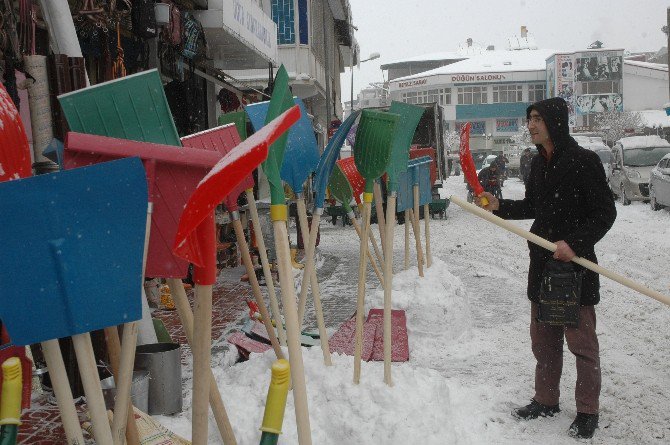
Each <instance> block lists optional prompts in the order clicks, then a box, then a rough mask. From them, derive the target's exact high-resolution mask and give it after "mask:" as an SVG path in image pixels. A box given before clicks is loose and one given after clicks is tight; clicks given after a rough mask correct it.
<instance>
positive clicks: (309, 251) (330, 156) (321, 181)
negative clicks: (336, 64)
mask: <svg viewBox="0 0 670 445" xmlns="http://www.w3.org/2000/svg"><path fill="white" fill-rule="evenodd" d="M358 114H359V113H358V112H353V113H351V115H350V116H349V117H348V118H347V119H346V120H345V121H344V122H343V123H342V124H341V125H340V127H339V128H338V129H337V131H336V132H335V134H334V135H333V137H332V138H331V139H330V141H328V145H327V146H326V148H325V150H324V151H323V154H322V155H321V159H319V164H318V165H317V169H316V176H315V178H314V189H315V198H314V212H313V216H312V218H313V219H312V228H311V230H310V232H309V240H308V243H307V244H305V245H306V249H305V255H306V258H307V261H306V265H305V273H304V276H305V277H312V276H314V278H316V270H315V266H314V250H315V249H316V237H317V234H318V231H319V223H320V221H321V215H322V214H323V205H324V201H325V198H326V187H327V186H328V178H329V177H330V174H331V173H332V171H333V168H334V167H335V162H336V161H337V158H339V156H340V149H341V148H342V144H344V140H345V138H346V135H347V132H348V131H349V128H351V126H352V125H353V123H354V122H355V121H356V118H357V117H358ZM304 219H307V215H304ZM307 284H308V283H307V282H306V280H303V282H302V286H301V288H300V299H299V308H298V322H299V323H300V326H301V327H302V322H303V319H304V316H305V302H306V301H307V289H308V286H307ZM320 293H321V291H320V289H319V283H318V282H317V280H316V279H313V280H312V294H313V296H314V308H315V312H316V319H317V326H318V328H319V338H320V340H321V350H322V352H323V360H324V363H325V364H326V366H331V365H332V361H331V358H330V348H329V346H328V333H327V332H326V325H325V322H324V320H323V311H322V308H321V296H320Z"/></svg>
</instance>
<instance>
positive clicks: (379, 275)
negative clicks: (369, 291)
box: [349, 212, 384, 288]
mask: <svg viewBox="0 0 670 445" xmlns="http://www.w3.org/2000/svg"><path fill="white" fill-rule="evenodd" d="M349 219H351V224H352V225H353V226H354V230H356V234H358V239H359V240H360V239H361V227H360V226H359V225H358V220H357V219H356V215H354V214H353V212H352V213H351V215H349ZM368 233H369V234H370V235H372V233H371V232H368ZM370 239H371V240H373V241H374V238H372V237H370ZM372 247H375V248H376V247H377V243H373V245H372ZM377 258H378V259H381V256H379V255H378V256H377ZM368 259H369V260H370V264H371V265H372V269H373V270H374V271H375V275H377V278H378V279H379V283H380V284H381V285H382V288H383V287H384V277H383V276H382V272H381V270H379V266H378V265H377V261H375V259H374V258H373V257H372V253H370V249H368ZM382 264H383V263H382Z"/></svg>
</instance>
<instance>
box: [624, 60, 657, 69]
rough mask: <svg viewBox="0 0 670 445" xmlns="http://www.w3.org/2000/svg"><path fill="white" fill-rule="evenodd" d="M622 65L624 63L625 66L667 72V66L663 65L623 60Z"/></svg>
mask: <svg viewBox="0 0 670 445" xmlns="http://www.w3.org/2000/svg"><path fill="white" fill-rule="evenodd" d="M623 63H625V64H626V65H632V66H639V67H640V68H649V69H652V70H659V71H668V65H666V64H664V63H651V62H639V61H637V60H624V61H623Z"/></svg>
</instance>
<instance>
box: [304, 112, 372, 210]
mask: <svg viewBox="0 0 670 445" xmlns="http://www.w3.org/2000/svg"><path fill="white" fill-rule="evenodd" d="M360 113H361V112H360V110H357V111H353V112H352V113H351V114H350V115H349V117H347V118H346V119H345V120H344V122H342V124H341V125H340V127H339V128H338V129H337V131H336V132H335V134H334V135H333V137H332V138H330V141H328V145H327V146H326V149H325V150H324V151H323V154H322V155H321V159H319V164H318V165H317V166H316V176H315V177H314V191H315V198H314V207H315V208H317V209H322V208H323V203H324V201H325V198H326V187H328V180H329V179H330V174H331V173H332V172H333V168H334V167H335V162H337V159H338V158H339V157H340V149H341V148H342V144H344V141H345V140H346V138H347V134H348V133H349V129H350V128H351V126H352V125H353V124H354V122H355V121H356V118H357V117H358V115H359V114H360Z"/></svg>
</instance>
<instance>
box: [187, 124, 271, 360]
mask: <svg viewBox="0 0 670 445" xmlns="http://www.w3.org/2000/svg"><path fill="white" fill-rule="evenodd" d="M182 143H183V144H184V146H185V147H190V148H199V149H205V150H218V151H219V152H221V153H223V154H224V155H225V154H227V153H229V152H230V151H231V150H232V149H234V147H235V146H237V145H239V143H240V137H239V135H238V134H237V131H236V129H235V126H234V125H226V126H223V127H217V128H213V129H211V130H205V131H203V132H200V133H195V134H192V135H190V136H187V137H185V138H182ZM253 188H254V178H253V176H252V174H251V173H249V175H247V176H246V177H245V178H243V179H242V182H240V183H239V184H238V185H237V186H235V188H233V190H232V191H231V192H230V193H228V195H227V196H226V197H225V198H224V200H223V202H224V204H225V206H226V210H227V211H228V213H229V215H230V219H231V221H232V222H233V229H234V230H235V237H236V238H237V244H238V246H239V247H240V252H241V253H242V263H243V264H244V267H245V269H246V272H247V275H248V276H249V284H250V285H251V289H252V290H253V293H254V298H255V299H256V304H257V305H258V308H259V311H260V313H261V316H262V318H263V324H264V325H265V328H266V329H267V331H268V336H269V338H270V343H271V344H272V347H273V349H274V351H275V355H276V356H277V358H278V359H280V358H284V354H283V352H282V350H281V346H280V345H279V340H278V339H277V336H276V334H275V329H274V327H273V326H272V320H271V318H270V314H269V312H268V310H267V307H266V306H265V300H264V299H263V293H262V292H261V288H260V286H259V285H258V279H257V278H256V273H255V270H254V265H253V263H252V262H251V255H250V254H249V246H248V245H247V241H246V238H245V237H244V229H243V228H242V222H241V221H240V212H239V207H238V205H237V198H238V197H239V196H240V194H241V193H242V192H244V191H245V190H246V191H251V195H252V200H251V202H250V203H249V206H250V207H251V205H252V203H254V204H255V201H254V200H253ZM247 196H248V195H247ZM273 290H274V287H273ZM273 297H274V298H273ZM270 304H271V306H272V308H273V312H274V313H275V319H276V320H281V317H280V315H279V305H278V304H277V298H276V295H273V294H272V293H270ZM279 325H281V323H278V329H281V331H280V332H282V333H283V329H282V328H281V327H280V326H279Z"/></svg>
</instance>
